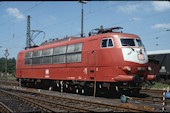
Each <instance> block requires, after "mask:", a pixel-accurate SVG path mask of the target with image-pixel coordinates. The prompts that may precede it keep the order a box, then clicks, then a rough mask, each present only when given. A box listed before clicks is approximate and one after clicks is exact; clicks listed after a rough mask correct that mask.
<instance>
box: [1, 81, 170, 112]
mask: <svg viewBox="0 0 170 113" xmlns="http://www.w3.org/2000/svg"><path fill="white" fill-rule="evenodd" d="M1 84H3V83H1ZM8 85H10V86H14V87H15V86H18V83H17V82H12V83H10V81H9V83H8ZM17 88H19V87H17ZM19 89H20V88H19ZM163 92H165V90H145V89H142V90H141V93H144V94H148V95H149V96H148V97H147V96H146V97H142V98H141V97H131V98H132V99H130V101H131V102H141V103H147V104H148V103H150V104H155V105H156V104H157V105H160V104H161V105H162V103H163V102H165V103H166V104H165V106H169V105H170V100H168V99H166V100H164V101H163V100H162V98H163V95H162V94H163ZM32 93H34V94H31V96H30V94H28V95H25V98H29V100H33V99H31V98H30V97H32V98H35V100H33V101H34V102H37V103H38V104H40V102H44V103H50V102H47V101H46V100H45V101H43V99H44V98H50V99H51V100H50V99H48V100H49V101H53V102H52V103H51V105H52V104H53V106H54V107H53V108H56V107H55V106H56V105H55V104H57V103H56V102H59V101H58V100H61V97H59V98H60V99H59V98H57V97H54V96H50V97H49V95H46V96H45V95H42V96H41V95H40V94H38V95H39V96H38V97H41V98H37V97H35V92H32ZM15 94H17V92H15ZM18 95H20V94H18ZM21 95H23V94H21ZM36 95H37V94H36ZM38 99H39V100H38ZM38 101H39V102H38ZM54 101H55V103H54ZM61 101H62V102H65V103H64V104H67V105H71V106H70V107H72V105H73V104H75V103H76V104H77V105H76V104H75V106H80V107H81V108H83V105H85V104H84V103H85V102H84V103H78V101H80V100H76V101H77V102H74V101H73V103H71V101H72V100H69V101H68V100H67V99H62V100H61ZM37 103H35V104H37ZM59 103H60V104H61V102H59ZM68 103H70V104H68ZM86 103H87V102H86ZM64 104H63V105H60V106H62V107H63V106H64ZM58 106H59V105H58ZM86 106H87V105H86ZM88 106H94V108H98V109H97V110H96V111H88V110H78V108H74V109H73V110H72V109H68V110H65V111H66V112H67V111H76V109H77V111H83V112H97V111H102V110H104V109H103V108H102V107H101V106H99V107H97V106H96V105H93V104H89V105H88ZM105 106H108V105H107V104H106V105H105ZM68 107H69V106H67V107H66V108H68ZM119 107H120V106H119ZM119 107H118V106H114V109H113V106H112V108H108V109H107V110H108V111H109V110H110V111H114V110H115V109H116V108H119ZM126 107H127V106H126ZM87 108H88V107H87ZM100 108H101V109H102V110H101V109H100ZM104 108H106V107H104ZM64 109H65V108H64ZM122 109H123V108H122ZM125 109H126V108H125ZM125 109H123V111H124V110H125ZM92 110H94V109H92ZM107 110H106V111H103V112H108V111H107ZM119 110H121V109H119ZM58 111H64V110H59V109H58ZM125 111H126V110H125ZM134 111H135V110H134Z"/></svg>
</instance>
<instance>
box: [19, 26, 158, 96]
mask: <svg viewBox="0 0 170 113" xmlns="http://www.w3.org/2000/svg"><path fill="white" fill-rule="evenodd" d="M119 29H122V28H121V27H113V28H105V29H104V28H102V27H101V28H97V29H94V30H95V31H93V32H90V33H89V36H87V37H66V38H64V39H59V40H52V41H51V42H48V41H46V42H44V43H42V45H40V46H39V47H34V48H27V49H26V50H22V51H20V52H19V53H18V58H17V62H16V63H17V65H16V77H17V78H18V80H19V81H21V85H22V86H28V87H29V86H31V87H47V88H48V87H52V88H53V89H56V90H59V91H60V89H62V88H63V89H64V91H71V92H77V93H85V92H88V91H89V90H90V91H91V90H92V91H93V92H95V91H98V92H100V91H103V90H104V91H105V90H106V91H107V90H109V91H114V90H117V91H120V92H123V91H126V92H127V91H128V92H132V93H138V92H139V91H140V89H141V87H142V83H143V82H145V81H147V80H148V81H152V80H153V79H154V77H155V76H154V75H153V74H152V73H150V74H149V72H150V71H151V67H150V66H149V64H148V56H147V54H146V51H145V47H144V45H143V44H142V41H141V39H140V37H139V36H137V35H135V34H127V33H123V32H118V31H117V30H119ZM115 30H116V31H115Z"/></svg>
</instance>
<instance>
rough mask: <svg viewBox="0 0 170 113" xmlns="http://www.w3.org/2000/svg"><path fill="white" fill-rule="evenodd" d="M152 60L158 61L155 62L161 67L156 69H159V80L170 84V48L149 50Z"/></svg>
mask: <svg viewBox="0 0 170 113" xmlns="http://www.w3.org/2000/svg"><path fill="white" fill-rule="evenodd" d="M147 54H148V57H149V60H150V61H156V62H155V64H156V65H158V62H159V68H157V69H155V70H154V71H158V72H159V73H158V74H157V81H160V82H162V83H168V84H170V50H159V51H148V52H147Z"/></svg>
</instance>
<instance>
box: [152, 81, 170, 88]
mask: <svg viewBox="0 0 170 113" xmlns="http://www.w3.org/2000/svg"><path fill="white" fill-rule="evenodd" d="M167 87H169V88H170V85H168V84H163V83H159V82H155V84H154V85H152V86H151V88H153V89H163V88H165V89H167Z"/></svg>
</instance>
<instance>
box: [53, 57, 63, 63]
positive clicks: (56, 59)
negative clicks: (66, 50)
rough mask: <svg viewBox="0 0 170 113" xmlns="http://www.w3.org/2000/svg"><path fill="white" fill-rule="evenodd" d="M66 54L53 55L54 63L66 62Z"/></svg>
mask: <svg viewBox="0 0 170 113" xmlns="http://www.w3.org/2000/svg"><path fill="white" fill-rule="evenodd" d="M65 56H66V55H56V56H53V63H54V64H60V63H65V59H66V58H65Z"/></svg>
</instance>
